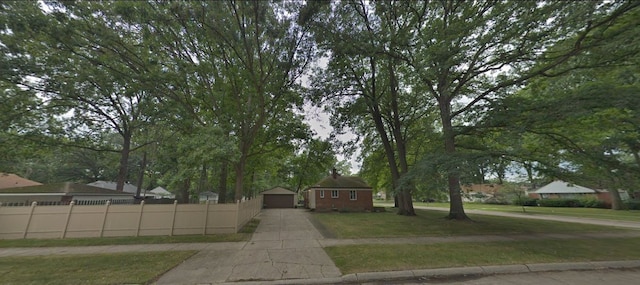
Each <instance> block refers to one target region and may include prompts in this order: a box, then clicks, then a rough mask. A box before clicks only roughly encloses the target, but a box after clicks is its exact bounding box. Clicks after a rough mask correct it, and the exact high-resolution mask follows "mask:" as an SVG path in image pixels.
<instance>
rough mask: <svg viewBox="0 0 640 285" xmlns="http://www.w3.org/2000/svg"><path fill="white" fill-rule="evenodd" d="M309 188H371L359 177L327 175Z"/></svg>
mask: <svg viewBox="0 0 640 285" xmlns="http://www.w3.org/2000/svg"><path fill="white" fill-rule="evenodd" d="M310 188H371V186H369V185H368V184H367V182H364V180H363V179H362V178H360V177H356V176H340V175H329V176H327V177H325V178H323V179H322V180H320V181H318V183H316V184H315V185H313V186H311V187H310Z"/></svg>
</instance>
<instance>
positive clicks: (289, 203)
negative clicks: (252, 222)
mask: <svg viewBox="0 0 640 285" xmlns="http://www.w3.org/2000/svg"><path fill="white" fill-rule="evenodd" d="M260 195H262V204H263V206H264V207H265V208H295V207H296V192H293V191H291V190H288V189H285V188H282V187H275V188H272V189H269V190H267V191H264V192H261V193H260Z"/></svg>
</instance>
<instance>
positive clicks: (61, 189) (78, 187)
mask: <svg viewBox="0 0 640 285" xmlns="http://www.w3.org/2000/svg"><path fill="white" fill-rule="evenodd" d="M0 193H2V194H30V193H51V194H54V193H60V194H64V195H68V194H105V195H122V196H131V194H130V193H122V192H116V191H113V190H109V189H104V188H100V187H94V186H89V185H84V184H76V183H70V182H65V183H54V184H46V185H35V186H25V187H16V188H5V189H0Z"/></svg>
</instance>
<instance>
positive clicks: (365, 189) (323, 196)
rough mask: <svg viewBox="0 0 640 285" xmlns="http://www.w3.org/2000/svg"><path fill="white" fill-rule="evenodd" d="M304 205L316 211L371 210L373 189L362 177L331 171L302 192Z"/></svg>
mask: <svg viewBox="0 0 640 285" xmlns="http://www.w3.org/2000/svg"><path fill="white" fill-rule="evenodd" d="M304 203H305V207H306V208H308V209H311V210H316V211H333V210H335V211H372V210H373V189H372V188H371V186H369V185H368V184H367V183H366V182H364V180H362V178H360V177H355V176H342V175H340V174H338V172H337V171H336V170H335V169H333V173H332V174H331V175H329V176H327V177H325V178H323V179H322V180H320V181H319V182H318V183H316V184H315V185H314V186H311V187H309V188H307V189H306V190H305V192H304Z"/></svg>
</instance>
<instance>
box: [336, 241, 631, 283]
mask: <svg viewBox="0 0 640 285" xmlns="http://www.w3.org/2000/svg"><path fill="white" fill-rule="evenodd" d="M638 248H640V239H638V238H616V239H590V240H536V241H526V242H523V241H517V242H516V241H514V242H488V243H484V242H483V243H443V244H427V245H415V244H412V245H409V244H406V245H383V246H381V245H355V246H334V247H327V248H325V249H324V250H325V251H326V252H327V254H328V255H329V257H331V259H332V260H333V261H334V263H335V264H336V266H337V267H338V268H340V271H341V272H342V273H343V274H350V273H360V272H375V271H398V270H412V269H430V268H447V267H462V266H482V265H510V264H531V263H554V262H583V261H606V260H633V259H640V251H639V250H638Z"/></svg>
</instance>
